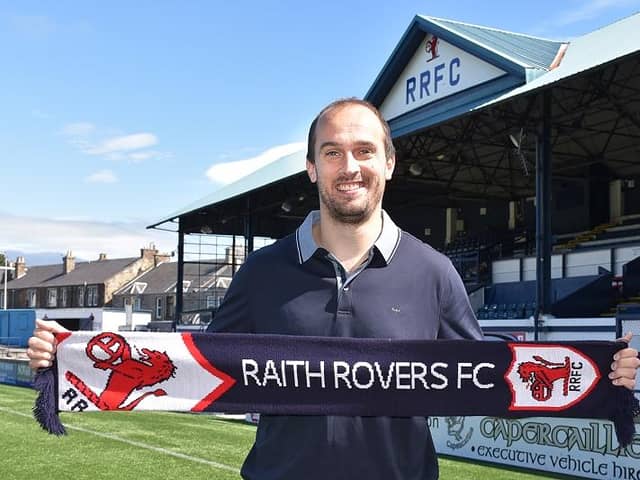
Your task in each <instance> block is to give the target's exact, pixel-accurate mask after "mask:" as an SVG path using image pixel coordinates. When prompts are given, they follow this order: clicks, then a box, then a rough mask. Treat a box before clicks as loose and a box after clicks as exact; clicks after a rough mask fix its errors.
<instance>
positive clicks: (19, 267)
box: [14, 257, 27, 278]
mask: <svg viewBox="0 0 640 480" xmlns="http://www.w3.org/2000/svg"><path fill="white" fill-rule="evenodd" d="M14 271H15V276H14V278H20V277H23V276H24V275H25V273H27V265H26V264H25V263H24V257H18V258H16V263H15V270H14Z"/></svg>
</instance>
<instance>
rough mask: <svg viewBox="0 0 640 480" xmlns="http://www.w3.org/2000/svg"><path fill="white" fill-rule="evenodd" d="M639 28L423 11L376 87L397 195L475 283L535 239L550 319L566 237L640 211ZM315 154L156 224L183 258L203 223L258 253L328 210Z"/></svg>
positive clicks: (392, 202) (410, 227) (203, 230)
mask: <svg viewBox="0 0 640 480" xmlns="http://www.w3.org/2000/svg"><path fill="white" fill-rule="evenodd" d="M639 30H640V15H634V16H631V17H628V18H626V19H623V20H621V21H619V22H616V23H614V24H611V25H609V26H607V27H604V28H602V29H599V30H597V31H594V32H591V33H589V34H587V35H584V36H582V37H579V38H575V39H572V40H571V41H569V42H564V41H553V40H546V39H541V38H536V37H532V36H528V35H521V34H517V33H512V32H505V31H501V30H497V29H494V28H488V27H483V26H477V25H470V24H466V23H462V22H456V21H451V20H444V19H439V18H432V17H426V16H420V15H418V16H416V17H415V18H414V19H413V20H412V22H411V24H410V25H409V27H408V29H407V30H406V32H405V33H404V35H403V36H402V38H401V39H400V41H399V43H398V45H397V47H396V48H395V49H394V51H393V52H392V53H391V55H390V57H389V59H388V60H387V62H386V63H385V65H384V67H383V68H382V70H381V72H380V74H379V75H378V77H377V78H376V79H374V80H373V83H372V86H371V87H370V89H369V91H368V92H367V94H366V95H365V97H364V98H365V99H367V100H369V101H371V102H372V103H374V104H375V105H376V106H378V107H379V108H380V110H381V111H382V113H383V114H384V115H385V118H387V120H388V121H389V124H390V126H391V129H392V135H393V137H394V144H395V146H396V149H397V166H396V172H395V174H394V178H393V180H392V181H390V182H389V183H388V184H387V190H386V194H385V199H384V208H385V209H386V210H387V211H388V212H389V213H390V215H391V216H392V217H393V218H394V220H395V221H396V222H397V223H398V225H399V226H401V227H402V228H404V229H405V230H407V231H409V232H411V233H412V234H414V235H415V236H416V237H418V238H420V239H422V240H424V241H426V242H428V243H430V244H431V245H433V246H434V247H436V248H438V249H441V250H443V251H444V252H445V253H447V254H450V256H451V257H452V258H454V259H455V261H458V262H459V265H456V266H457V267H460V268H464V266H465V262H471V264H473V265H475V266H476V272H475V276H472V277H470V278H469V279H465V280H468V282H467V283H469V284H470V288H473V284H474V283H475V284H477V285H483V284H485V283H487V277H486V271H483V268H484V269H490V267H491V262H492V261H493V259H495V258H496V257H497V258H508V257H509V256H511V257H513V256H514V255H516V256H517V255H526V254H527V253H529V254H531V253H535V255H536V256H535V271H536V279H537V290H536V312H535V313H536V318H538V317H539V316H540V315H541V314H542V313H546V312H549V308H550V303H551V298H550V292H551V268H552V265H551V253H552V248H553V244H554V243H555V244H556V247H558V246H560V247H562V245H560V242H559V241H558V239H560V238H563V236H565V235H566V236H568V237H569V238H572V235H574V233H580V232H590V231H597V229H598V228H600V229H601V230H602V228H604V227H603V225H604V226H606V225H614V224H620V223H622V224H624V221H625V219H627V218H635V216H637V215H638V214H640V183H638V181H640V162H639V161H638V160H639V156H640V54H639V47H640V41H639V40H637V31H639ZM345 93H348V92H345ZM319 107H320V105H319ZM309 120H311V119H309ZM304 166H305V165H304V153H297V154H293V155H290V156H288V157H285V158H282V159H279V160H277V161H275V162H273V163H271V164H269V165H267V166H266V167H264V168H262V169H260V170H258V171H256V172H254V173H253V174H251V175H249V176H247V177H245V178H243V179H242V180H239V181H238V182H236V183H234V184H231V185H228V186H226V187H224V188H221V189H220V190H218V191H215V192H213V193H212V194H211V195H209V196H207V197H205V198H203V199H201V200H200V201H197V202H195V203H193V204H191V205H188V206H186V207H184V208H182V209H180V210H178V211H176V212H174V213H172V214H170V215H169V216H167V217H165V218H163V219H161V220H160V221H158V222H156V223H154V224H153V225H150V227H149V228H161V229H167V228H169V229H172V230H174V231H176V232H178V236H179V241H178V245H179V247H178V260H179V262H180V265H181V266H182V265H183V264H184V261H185V239H188V238H189V237H190V236H193V235H195V236H197V235H232V238H233V241H234V242H236V241H237V240H236V236H239V237H242V238H243V242H244V246H245V249H246V251H248V252H250V251H252V250H253V248H254V238H255V237H272V238H279V237H282V236H284V235H286V234H288V233H291V232H292V231H293V230H294V229H295V228H296V227H297V226H298V225H299V223H300V222H301V221H302V219H303V218H304V216H305V215H306V213H307V212H308V211H309V210H310V209H313V208H317V194H316V192H315V186H313V185H311V184H310V182H309V181H308V179H307V178H306V172H305V169H304ZM554 240H555V241H554ZM474 242H475V243H474ZM469 244H471V245H472V246H473V245H476V244H477V245H478V246H488V248H486V249H484V250H483V249H481V248H478V249H473V248H472V249H467V248H466V247H467V246H468V245H469ZM569 244H570V242H567V245H565V246H566V248H568V249H571V248H572V247H571V245H569ZM235 247H236V245H235V244H234V248H233V251H234V252H235ZM468 251H471V252H472V253H471V258H466V257H465V255H466V254H465V253H464V252H468ZM461 252H462V254H460V253H461ZM454 263H455V262H454ZM612 264H613V259H612ZM182 272H183V268H182V267H180V268H179V269H178V282H177V284H178V285H182V284H183V277H182V274H183V273H182ZM483 275H485V276H483ZM489 281H490V277H489ZM181 312H182V299H181V292H180V289H178V292H177V299H176V318H178V319H179V318H180V314H181Z"/></svg>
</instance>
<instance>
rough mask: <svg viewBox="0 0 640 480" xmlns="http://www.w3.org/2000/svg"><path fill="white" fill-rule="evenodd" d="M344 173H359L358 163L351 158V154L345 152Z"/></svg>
mask: <svg viewBox="0 0 640 480" xmlns="http://www.w3.org/2000/svg"><path fill="white" fill-rule="evenodd" d="M344 161H345V165H344V171H345V173H357V172H359V171H360V162H358V160H357V159H356V158H355V157H354V156H353V153H351V152H347V154H346V155H345V160H344Z"/></svg>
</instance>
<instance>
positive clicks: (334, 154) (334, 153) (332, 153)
mask: <svg viewBox="0 0 640 480" xmlns="http://www.w3.org/2000/svg"><path fill="white" fill-rule="evenodd" d="M325 155H326V156H327V157H337V156H339V155H340V152H338V151H337V150H328V151H327V152H325Z"/></svg>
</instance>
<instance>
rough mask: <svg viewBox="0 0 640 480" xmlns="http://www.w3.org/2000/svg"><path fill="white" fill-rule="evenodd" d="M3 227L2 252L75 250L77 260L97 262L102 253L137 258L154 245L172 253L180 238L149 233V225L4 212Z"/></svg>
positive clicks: (0, 249)
mask: <svg viewBox="0 0 640 480" xmlns="http://www.w3.org/2000/svg"><path fill="white" fill-rule="evenodd" d="M149 223H151V222H149ZM0 225H2V240H1V241H0V251H4V250H19V251H22V252H25V253H39V252H61V253H64V252H66V251H67V250H72V251H73V253H74V255H75V256H76V257H77V258H85V259H95V258H97V257H98V253H101V252H104V253H107V255H108V257H109V258H126V257H137V256H139V255H140V248H142V247H144V246H147V245H149V243H151V242H153V243H154V244H155V245H156V248H157V249H158V250H160V251H161V252H171V251H173V250H174V249H175V248H176V247H175V245H176V242H177V238H178V237H177V234H176V233H170V232H162V231H158V230H147V229H146V228H145V227H146V225H145V224H143V223H139V222H115V223H106V222H98V221H82V220H61V219H51V218H36V217H18V216H15V215H9V214H6V213H3V212H0ZM34 232H37V234H34Z"/></svg>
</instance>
